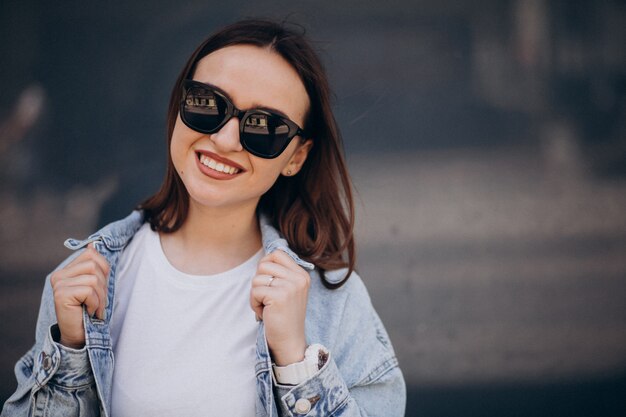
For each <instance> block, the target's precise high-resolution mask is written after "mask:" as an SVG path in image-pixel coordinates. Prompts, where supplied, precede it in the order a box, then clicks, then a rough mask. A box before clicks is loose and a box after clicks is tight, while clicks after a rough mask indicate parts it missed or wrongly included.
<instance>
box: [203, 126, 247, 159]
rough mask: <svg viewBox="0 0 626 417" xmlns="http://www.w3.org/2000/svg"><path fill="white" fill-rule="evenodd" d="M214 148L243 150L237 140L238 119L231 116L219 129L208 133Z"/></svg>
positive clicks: (234, 150) (230, 150) (233, 150)
mask: <svg viewBox="0 0 626 417" xmlns="http://www.w3.org/2000/svg"><path fill="white" fill-rule="evenodd" d="M210 137H211V140H212V141H213V143H214V144H215V147H216V150H220V151H222V152H225V153H226V152H239V151H242V150H243V147H242V146H241V141H240V140H239V119H237V118H236V117H232V118H231V119H230V120H229V121H228V122H226V124H225V125H224V126H222V128H221V129H220V130H218V131H217V132H215V133H213V134H211V135H210Z"/></svg>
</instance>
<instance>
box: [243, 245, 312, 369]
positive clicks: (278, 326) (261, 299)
mask: <svg viewBox="0 0 626 417" xmlns="http://www.w3.org/2000/svg"><path fill="white" fill-rule="evenodd" d="M272 277H274V279H271V278H272ZM310 282H311V278H310V276H309V274H308V272H306V271H305V270H304V269H303V268H301V267H300V266H299V265H298V264H297V263H296V262H295V261H294V260H293V259H291V257H290V256H289V255H287V254H286V253H285V252H283V251H282V250H275V251H274V252H272V253H271V254H269V255H266V256H265V257H263V258H262V259H261V260H260V261H259V267H258V269H257V274H256V276H255V277H254V278H253V279H252V290H251V291H250V305H251V306H252V309H253V310H254V312H255V313H256V315H257V317H259V318H261V319H263V322H264V323H265V336H266V337H267V344H268V346H269V349H270V352H271V355H272V358H273V359H274V362H275V363H276V365H278V366H285V365H289V364H291V363H295V362H300V361H301V360H303V359H304V351H305V350H306V338H305V335H304V319H305V317H306V305H307V297H308V292H309V285H310ZM268 284H270V285H268Z"/></svg>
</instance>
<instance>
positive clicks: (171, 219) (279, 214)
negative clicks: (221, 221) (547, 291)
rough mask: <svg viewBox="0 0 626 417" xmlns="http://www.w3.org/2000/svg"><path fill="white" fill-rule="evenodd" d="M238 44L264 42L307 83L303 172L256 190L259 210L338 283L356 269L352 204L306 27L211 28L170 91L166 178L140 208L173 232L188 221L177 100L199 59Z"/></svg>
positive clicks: (256, 23)
mask: <svg viewBox="0 0 626 417" xmlns="http://www.w3.org/2000/svg"><path fill="white" fill-rule="evenodd" d="M238 44H248V45H256V46H259V47H263V48H269V49H271V50H273V51H274V52H276V53H278V54H280V56H281V57H283V58H284V59H285V60H286V61H287V62H288V63H290V64H291V66H292V67H293V68H294V69H295V70H296V72H297V73H298V74H299V76H300V79H301V80H302V83H303V84H304V87H305V88H306V91H307V94H308V96H309V101H310V104H311V105H310V108H309V111H308V114H307V115H306V117H305V122H304V129H305V130H306V131H307V133H308V134H309V136H310V138H312V139H313V147H312V149H311V150H310V152H309V155H308V157H307V159H306V161H305V163H304V165H303V166H302V169H301V170H300V172H298V174H297V175H294V176H289V177H285V176H279V178H278V179H277V181H276V182H275V183H274V185H273V186H272V187H271V188H270V189H269V190H268V191H267V192H266V193H265V194H264V195H263V196H261V199H260V201H259V205H258V207H257V210H259V211H261V212H263V213H264V214H266V215H267V216H268V217H269V219H270V221H271V223H272V224H273V226H274V227H276V228H277V229H278V230H279V231H280V232H281V234H282V235H283V236H284V237H285V239H286V240H287V242H288V243H289V245H290V247H291V248H292V249H293V250H294V251H296V253H298V255H299V256H301V257H302V258H303V259H305V260H307V261H309V262H312V263H313V264H315V265H316V266H317V268H318V269H319V271H320V272H321V273H320V275H321V277H322V282H323V283H324V285H325V286H326V287H327V288H338V287H340V286H342V285H343V284H344V283H345V282H346V280H347V279H348V277H349V276H350V274H351V273H352V271H354V268H355V263H356V253H355V244H354V235H353V232H354V203H353V199H352V190H351V181H350V177H349V174H348V171H347V167H346V162H345V159H344V155H343V143H342V140H341V135H340V133H339V128H338V127H337V122H336V121H335V118H334V116H333V113H332V110H331V104H330V95H331V92H330V88H329V85H328V79H327V76H326V72H325V70H324V67H323V65H322V63H321V61H320V60H319V58H318V56H317V54H316V53H315V52H314V50H313V48H312V47H311V45H310V44H309V42H308V41H307V39H306V38H305V36H304V31H303V30H298V31H296V30H295V29H293V28H291V27H287V25H285V24H284V23H276V22H272V21H267V20H256V19H255V20H243V21H239V22H237V23H234V24H231V25H229V26H227V27H225V28H223V29H221V30H220V31H218V32H216V33H214V34H213V35H212V36H210V37H209V38H208V39H206V40H205V41H204V42H203V43H202V44H201V45H200V46H199V47H198V48H197V49H196V50H195V51H194V52H193V54H192V55H191V57H190V58H189V60H188V61H187V63H186V64H185V67H184V68H183V70H182V71H181V73H180V75H179V76H178V78H177V80H176V83H175V84H174V88H173V89H172V93H171V96H170V102H169V108H168V113H167V152H168V157H167V169H166V173H165V179H164V181H163V184H162V185H161V188H160V189H159V190H158V191H157V193H156V194H154V195H153V196H152V197H150V198H148V199H146V200H145V201H144V202H142V203H141V204H140V205H139V207H138V208H140V209H143V210H144V211H145V216H146V219H147V221H149V222H150V225H151V227H152V229H153V230H155V231H158V232H162V233H172V232H174V231H176V230H178V229H179V228H180V227H181V226H182V224H183V223H184V222H185V219H186V218H187V215H188V211H189V194H188V193H187V190H186V189H185V186H184V184H183V182H182V180H181V179H180V177H179V175H178V173H177V172H176V169H175V168H174V165H173V163H172V158H171V155H170V152H169V149H170V142H171V140H172V132H173V131H174V124H175V123H176V118H177V116H178V109H179V104H180V101H181V99H182V83H183V80H185V79H186V78H192V77H193V74H194V72H195V69H196V66H197V63H198V61H200V60H201V59H202V58H203V57H205V56H207V55H208V54H210V53H211V52H214V51H216V50H218V49H221V48H224V47H227V46H230V45H238ZM302 140H303V141H304V140H305V139H304V138H303V139H302ZM338 268H348V270H347V273H346V275H345V277H344V278H343V279H342V280H341V281H338V282H334V281H333V282H330V281H328V280H327V279H326V276H325V274H324V272H325V271H327V270H333V269H338Z"/></svg>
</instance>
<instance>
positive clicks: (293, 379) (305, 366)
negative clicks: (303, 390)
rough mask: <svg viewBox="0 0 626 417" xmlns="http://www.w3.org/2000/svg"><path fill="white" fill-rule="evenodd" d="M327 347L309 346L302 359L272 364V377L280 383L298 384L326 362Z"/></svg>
mask: <svg viewBox="0 0 626 417" xmlns="http://www.w3.org/2000/svg"><path fill="white" fill-rule="evenodd" d="M327 359H328V349H326V348H325V347H324V346H322V345H320V344H314V345H311V346H309V347H308V348H307V349H306V351H305V353H304V360H302V361H300V362H296V363H292V364H290V365H287V366H276V365H272V369H273V371H274V375H273V376H274V378H275V380H276V382H277V383H278V384H281V385H298V384H300V383H302V382H304V381H306V380H307V379H309V378H311V377H312V376H313V375H315V374H316V373H317V372H318V371H319V370H320V369H322V367H323V366H324V364H325V363H326V360H327Z"/></svg>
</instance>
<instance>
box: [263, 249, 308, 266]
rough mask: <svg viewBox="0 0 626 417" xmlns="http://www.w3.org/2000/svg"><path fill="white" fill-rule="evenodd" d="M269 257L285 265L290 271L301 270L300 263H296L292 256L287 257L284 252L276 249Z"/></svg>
mask: <svg viewBox="0 0 626 417" xmlns="http://www.w3.org/2000/svg"><path fill="white" fill-rule="evenodd" d="M269 257H270V259H272V260H273V261H274V262H276V263H278V264H280V265H283V266H284V267H286V268H288V269H296V268H300V265H298V263H297V262H296V261H294V260H293V258H292V257H291V256H289V255H287V253H286V252H285V251H284V250H281V249H276V250H275V251H274V252H272V253H270V254H269Z"/></svg>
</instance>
